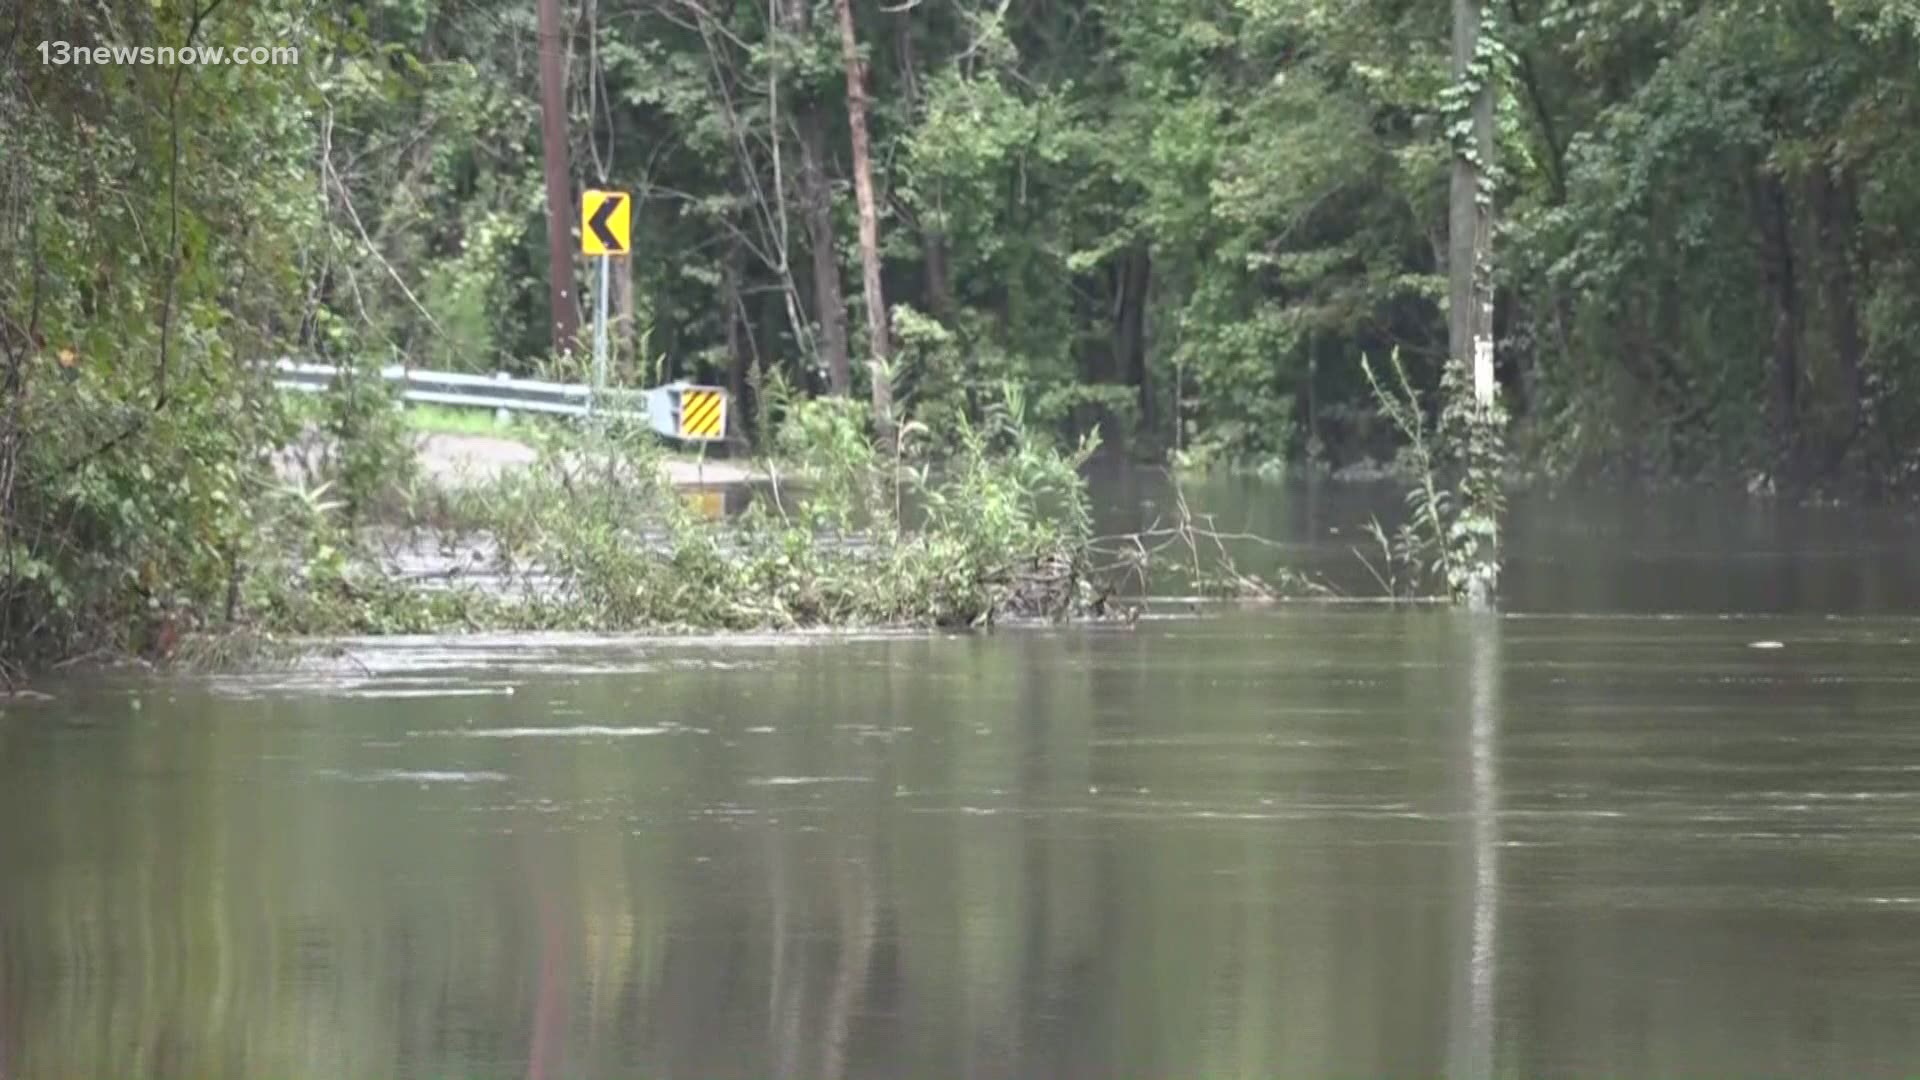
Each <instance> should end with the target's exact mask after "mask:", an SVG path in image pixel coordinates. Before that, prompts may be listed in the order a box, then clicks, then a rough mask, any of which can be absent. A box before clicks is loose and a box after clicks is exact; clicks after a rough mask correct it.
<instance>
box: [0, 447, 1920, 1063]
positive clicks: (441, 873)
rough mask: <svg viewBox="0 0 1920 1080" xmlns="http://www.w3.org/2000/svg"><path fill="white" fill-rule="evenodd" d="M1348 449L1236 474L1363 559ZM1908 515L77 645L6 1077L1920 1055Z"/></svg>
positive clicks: (1319, 536) (1541, 518) (1132, 500)
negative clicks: (1408, 589) (1365, 591)
mask: <svg viewBox="0 0 1920 1080" xmlns="http://www.w3.org/2000/svg"><path fill="white" fill-rule="evenodd" d="M1158 491H1159V489H1157V488H1156V487H1155V486H1154V483H1153V482H1152V481H1151V480H1146V481H1142V482H1141V483H1140V485H1139V486H1138V487H1135V488H1133V489H1130V490H1122V491H1110V497H1109V498H1108V499H1107V500H1106V503H1107V506H1108V510H1107V512H1106V513H1107V517H1108V519H1109V520H1110V521H1111V522H1114V523H1116V526H1115V527H1124V526H1126V525H1127V524H1128V523H1129V522H1132V521H1134V520H1135V519H1136V518H1137V517H1138V516H1139V515H1141V514H1145V515H1148V516H1149V517H1150V516H1151V515H1152V513H1154V512H1155V509H1156V506H1155V504H1157V503H1158V502H1159V501H1160V500H1161V499H1162V498H1163V496H1162V495H1160V494H1158V493H1157V492H1158ZM1236 492H1238V493H1237V494H1236ZM1353 492H1354V489H1350V488H1340V489H1330V490H1327V491H1321V492H1318V493H1306V492H1303V491H1299V490H1294V491H1290V492H1277V493H1276V492H1272V491H1266V492H1265V493H1264V494H1259V495H1257V496H1250V495H1248V494H1247V493H1246V492H1244V491H1240V490H1239V489H1236V488H1223V489H1221V490H1218V491H1214V492H1210V493H1206V496H1205V497H1206V498H1207V499H1208V500H1209V501H1210V502H1211V503H1212V505H1215V506H1229V505H1231V506H1232V507H1233V509H1234V512H1235V513H1236V514H1237V515H1238V516H1237V517H1236V518H1234V519H1233V520H1231V521H1227V520H1224V519H1223V521H1222V525H1223V527H1226V526H1228V525H1231V526H1233V527H1235V528H1239V527H1243V526H1244V527H1247V528H1249V529H1251V530H1252V531H1258V532H1262V533H1263V534H1267V535H1271V536H1274V537H1276V538H1277V539H1279V540H1281V541H1282V542H1283V543H1284V544H1286V545H1288V547H1287V548H1286V549H1284V551H1282V552H1281V555H1282V556H1284V557H1285V558H1287V559H1290V560H1293V561H1295V562H1299V563H1303V564H1304V565H1305V566H1306V568H1308V569H1312V570H1315V571H1316V572H1321V573H1324V574H1325V575H1327V576H1329V577H1333V576H1335V575H1345V574H1351V573H1353V572H1354V571H1355V570H1357V564H1356V563H1352V555H1351V553H1350V552H1347V551H1346V550H1345V542H1346V540H1347V530H1348V529H1350V528H1351V527H1352V523H1353V521H1354V519H1355V518H1356V517H1359V518H1361V520H1364V512H1365V511H1366V509H1367V505H1365V504H1363V503H1362V502H1357V501H1356V502H1342V501H1341V500H1343V499H1349V498H1352V499H1359V496H1356V495H1354V494H1353ZM1192 494H1193V493H1192V492H1190V495H1192ZM1902 521H1903V519H1901V518H1900V517H1899V516H1898V515H1897V514H1893V515H1890V516H1887V517H1885V518H1879V517H1874V516H1872V515H1866V514H1858V513H1849V514H1845V515H1838V516H1836V517H1834V518H1832V519H1826V518H1823V517H1822V516H1821V515H1820V513H1819V512H1800V511H1792V510H1790V509H1786V508H1781V507H1766V506H1761V507H1759V508H1758V509H1754V508H1753V507H1752V505H1751V504H1745V503H1731V504H1717V505H1710V504H1708V503H1707V502H1706V501H1705V500H1697V501H1696V502H1695V504H1694V505H1693V506H1692V507H1691V508H1688V507H1687V506H1685V505H1684V504H1680V505H1678V506H1677V507H1676V508H1673V509H1667V510H1657V509H1655V508H1652V507H1649V506H1646V505H1641V506H1640V507H1638V508H1637V509H1617V508H1602V507H1600V506H1599V505H1598V504H1589V505H1585V506H1568V505H1566V504H1560V508H1559V509H1555V508H1553V507H1552V506H1546V507H1544V508H1543V507H1530V506H1526V505H1523V506H1521V507H1518V508H1516V514H1515V522H1514V528H1513V537H1512V539H1513V545H1514V557H1513V559H1512V561H1511V562H1510V568H1509V574H1508V580H1507V585H1508V595H1509V598H1510V610H1509V613H1508V614H1507V615H1505V616H1504V617H1500V618H1494V619H1476V618H1471V617H1467V616H1464V615H1460V614H1458V613H1454V612H1451V611H1445V610H1429V609H1419V608H1400V609H1386V608H1377V607H1372V606H1354V605H1347V606H1333V607H1282V608H1273V609H1265V610H1239V609H1228V608H1203V609H1201V610H1199V611H1197V612H1195V611H1189V610H1188V608H1187V606H1186V605H1184V604H1182V605H1172V606H1161V607H1157V608H1152V609H1150V610H1149V611H1148V613H1147V614H1146V615H1144V616H1143V617H1142V618H1141V619H1140V620H1139V621H1138V622H1137V623H1136V624H1133V625H1131V626H1126V625H1117V624H1109V625H1098V626H1091V627H1067V628H1062V629H1026V630H1016V631H1002V632H999V633H994V634H972V635H941V634H935V635H920V634H870V635H844V634H841V635H835V634H803V635H791V636H785V635H782V636H735V637H722V638H701V639H685V640H657V639H635V638H595V637H588V636H572V637H562V636H535V637H495V638H486V637H481V638H463V639H456V638H431V639H389V640H370V641H364V642H355V643H353V644H352V645H351V647H350V648H351V653H352V660H351V661H344V660H343V661H340V662H339V663H337V664H336V665H335V666H334V667H331V668H328V669H325V670H305V671H296V672H291V673H288V672H282V673H273V674H257V675H250V676H230V677H221V678H211V679H197V680H168V681H163V682H154V681H120V682H106V681H101V680H98V679H95V680H89V681H88V682H87V683H84V684H82V683H78V682H69V683H66V684H60V685H56V686H50V687H48V689H50V690H51V691H52V692H54V693H55V695H56V697H55V700H54V701H53V702H50V703H42V705H41V706H39V707H36V708H33V709H18V710H11V711H9V712H8V713H7V714H6V715H5V716H4V717H0V813H4V814H5V815H6V820H7V821H9V822H10V823H12V824H10V826H9V829H8V834H7V841H6V843H5V844H4V845H0V1076H5V1077H7V1078H8V1080H12V1078H14V1077H22V1078H26V1077H39V1076H54V1075H89V1076H157V1077H207V1076H277V1077H291V1078H303V1077H313V1078H320V1077H329V1078H330V1077H340V1076H376V1075H377V1076H393V1077H408V1078H415V1077H441V1076H449V1075H458V1076H462V1077H501V1078H504V1077H528V1076H539V1077H549V1078H557V1077H563V1076H577V1077H589V1076H592V1077H602V1076H614V1075H620V1076H627V1075H648V1076H669V1075H688V1076H700V1077H743V1078H745V1077H756V1078H757V1077H770V1076H782V1077H828V1076H834V1077H841V1076H844V1077H873V1078H876V1080H877V1078H882V1077H888V1078H891V1077H908V1076H927V1077H935V1076H953V1075H968V1076H988V1077H1031V1076H1052V1077H1075V1076H1085V1077H1110V1076H1142V1077H1145V1076H1154V1077H1160V1076H1169V1077H1170V1076H1210V1077H1215V1076H1218V1077H1224V1076H1245V1077H1270V1076H1301V1075H1410V1074H1421V1075H1434V1074H1438V1073H1447V1074H1451V1075H1461V1076H1469V1075H1488V1074H1492V1073H1499V1074H1503V1075H1529V1076H1531V1075H1568V1074H1578V1075H1761V1074H1765V1075H1849V1076H1854V1075H1859V1076H1866V1075H1894V1074H1899V1073H1903V1072H1910V1071H1911V1069H1912V1067H1913V1066H1914V1065H1915V1064H1916V1063H1917V1062H1920V1035H1916V1034H1915V1033H1914V1032H1913V1030H1912V1025H1911V1023H1910V1022H1909V1019H1908V1018H1909V1017H1910V1016H1911V1014H1912V1011H1913V1007H1914V1004H1915V1001H1916V998H1920V935H1916V933H1915V930H1916V928H1920V890H1917V889H1916V887H1915V884H1914V883H1915V882H1916V881H1920V843H1916V841H1920V796H1917V795H1916V794H1915V792H1916V791H1920V788H1916V786H1915V783H1914V780H1915V778H1916V777H1920V723H1916V721H1920V618H1915V617H1914V616H1913V615H1912V614H1910V613H1911V612H1914V611H1920V605H1915V604H1914V602H1913V601H1914V597H1915V592H1914V586H1915V583H1916V580H1920V578H1917V577H1916V570H1917V569H1920V566H1917V565H1916V559H1915V557H1914V556H1912V555H1909V554H1907V550H1906V548H1903V547H1901V545H1900V540H1901V539H1902V537H1903V534H1902V532H1901V530H1902V528H1904V525H1903V523H1902ZM1333 529H1339V530H1341V531H1340V532H1339V533H1332V532H1330V530H1333ZM1904 535H1905V536H1911V535H1912V534H1911V533H1906V534H1904ZM1906 547H1907V548H1910V547H1911V545H1910V544H1909V545H1907V546H1906ZM1255 557H1257V556H1256V554H1255V553H1253V552H1249V553H1248V554H1247V555H1246V558H1247V559H1253V558H1255ZM1276 557H1278V556H1276ZM1762 645H1765V646H1768V647H1757V646H1762Z"/></svg>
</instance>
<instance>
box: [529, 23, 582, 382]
mask: <svg viewBox="0 0 1920 1080" xmlns="http://www.w3.org/2000/svg"><path fill="white" fill-rule="evenodd" d="M538 2H539V5H540V142H541V149H542V153H543V157H544V158H545V164H546V173H547V304H548V308H549V311H550V312H551V319H550V324H551V325H550V327H549V329H551V330H552V331H553V351H554V352H556V353H561V352H570V351H572V350H573V348H574V345H575V343H576V338H577V337H578V336H579V333H580V310H579V308H578V307H577V306H576V305H575V303H574V296H573V169H572V165H571V163H570V162H569V161H568V159H567V104H566V102H567V67H566V64H567V61H566V42H565V40H564V37H563V31H562V30H561V28H560V0H538Z"/></svg>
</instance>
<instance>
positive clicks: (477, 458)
mask: <svg viewBox="0 0 1920 1080" xmlns="http://www.w3.org/2000/svg"><path fill="white" fill-rule="evenodd" d="M419 440H420V441H419V446H420V465H421V468H423V469H425V470H426V473H427V475H428V476H431V477H433V478H434V479H436V480H439V481H441V482H443V483H460V482H462V481H474V480H488V479H491V478H493V477H495V476H498V475H500V474H501V473H502V472H505V471H507V470H509V469H522V468H525V467H527V466H528V465H531V464H532V463H533V462H534V460H535V459H536V458H537V457H538V456H539V455H538V452H537V451H535V450H534V448H533V447H531V446H528V445H527V444H526V443H523V442H520V441H518V440H515V439H508V438H502V437H500V436H497V435H457V434H449V433H438V432H436V433H434V434H429V435H421V436H420V437H419ZM666 470H667V479H668V481H669V482H670V483H672V484H674V485H675V486H677V487H713V486H724V485H730V484H744V483H748V482H750V481H751V480H753V479H754V478H755V476H757V475H758V474H757V473H756V472H755V471H754V470H753V469H752V468H750V467H749V466H746V465H743V464H741V463H739V462H734V461H704V462H702V461H695V460H688V459H683V458H669V459H667V461H666Z"/></svg>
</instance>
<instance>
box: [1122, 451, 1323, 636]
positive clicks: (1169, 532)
mask: <svg viewBox="0 0 1920 1080" xmlns="http://www.w3.org/2000/svg"><path fill="white" fill-rule="evenodd" d="M1168 479H1169V480H1170V481H1171V482H1172V484H1173V494H1174V505H1175V507H1176V510H1177V516H1176V517H1175V519H1174V520H1173V521H1172V522H1171V523H1166V524H1163V523H1162V520H1161V519H1160V518H1158V517H1156V518H1154V520H1153V523H1152V524H1151V525H1149V526H1148V527H1147V528H1145V529H1142V530H1140V531H1138V532H1130V533H1116V534H1113V535H1109V536H1099V537H1095V538H1093V539H1092V540H1090V541H1088V542H1087V545H1086V548H1087V551H1088V553H1089V554H1093V555H1099V556H1105V557H1106V558H1107V559H1108V560H1109V561H1107V562H1105V563H1100V564H1097V565H1094V566H1091V567H1089V568H1088V569H1087V571H1086V574H1087V577H1088V578H1089V580H1094V581H1102V580H1103V579H1104V589H1103V591H1101V592H1100V593H1099V594H1098V595H1097V596H1096V597H1095V599H1094V601H1093V606H1094V607H1096V608H1101V609H1104V607H1105V604H1106V601H1107V600H1108V599H1110V598H1111V597H1112V596H1113V595H1114V593H1116V592H1117V591H1118V589H1119V587H1120V586H1121V585H1123V584H1125V583H1126V582H1127V581H1128V580H1129V579H1131V580H1132V582H1133V583H1134V584H1136V585H1137V586H1138V587H1139V589H1140V591H1141V592H1145V591H1146V590H1147V589H1148V587H1149V572H1150V568H1151V567H1152V565H1153V563H1154V562H1155V560H1156V559H1157V558H1158V557H1159V556H1160V555H1161V554H1162V553H1163V552H1166V551H1167V550H1168V549H1170V548H1172V549H1180V550H1182V551H1184V552H1185V555H1186V558H1185V560H1184V562H1185V563H1186V565H1187V567H1188V569H1189V570H1190V572H1191V574H1192V576H1193V581H1194V584H1195V585H1196V586H1198V587H1199V588H1201V589H1202V590H1204V591H1207V592H1210V593H1213V594H1215V595H1220V596H1232V597H1239V598H1242V599H1253V600H1274V599H1279V598H1280V597H1282V596H1337V595H1339V591H1338V590H1337V589H1335V588H1334V587H1333V586H1332V585H1329V584H1327V583H1326V582H1324V581H1317V580H1314V579H1313V578H1311V577H1309V576H1307V575H1305V574H1301V573H1298V572H1296V571H1293V570H1288V569H1284V568H1283V569H1282V570H1281V571H1280V572H1279V575H1278V580H1277V581H1272V582H1269V581H1267V580H1264V579H1262V578H1260V577H1258V576H1256V575H1253V574H1249V573H1246V572H1244V571H1242V570H1241V569H1240V568H1239V566H1238V565H1237V564H1236V563H1235V562H1234V559H1233V554H1232V552H1230V551H1229V550H1228V549H1227V544H1228V543H1230V542H1231V543H1250V544H1258V545H1260V546H1262V547H1266V548H1272V549H1281V548H1285V547H1286V546H1287V545H1285V544H1283V543H1281V542H1280V541H1278V540H1274V539H1271V538H1269V537H1265V536H1261V535H1259V534H1257V533H1250V532H1222V531H1221V530H1219V529H1218V528H1216V527H1215V523H1214V516H1213V515H1212V514H1197V515H1196V514H1195V513H1194V512H1193V510H1192V507H1191V506H1190V505H1189V504H1188V503H1187V496H1186V492H1185V491H1184V490H1183V489H1182V488H1181V486H1180V482H1179V480H1178V478H1176V477H1174V476H1173V475H1172V474H1171V473H1169V474H1168Z"/></svg>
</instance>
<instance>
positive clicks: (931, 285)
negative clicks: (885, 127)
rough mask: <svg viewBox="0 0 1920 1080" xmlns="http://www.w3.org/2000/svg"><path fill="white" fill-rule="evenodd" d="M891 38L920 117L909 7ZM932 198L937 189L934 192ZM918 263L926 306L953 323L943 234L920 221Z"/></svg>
mask: <svg viewBox="0 0 1920 1080" xmlns="http://www.w3.org/2000/svg"><path fill="white" fill-rule="evenodd" d="M894 41H895V44H896V46H897V49H898V52H899V54H900V85H901V86H902V88H903V89H905V91H906V95H907V111H908V112H909V113H910V114H911V115H912V116H913V117H914V119H915V120H918V119H919V117H920V72H919V65H918V64H916V63H915V61H914V53H913V21H912V14H911V9H910V8H909V9H907V10H904V11H902V12H901V14H900V17H899V19H898V20H896V21H895V22H894ZM934 197H935V198H936V199H937V198H938V192H935V196H934ZM920 252H921V262H922V265H923V267H924V268H925V271H926V288H927V307H928V309H929V310H931V311H932V312H933V316H934V318H936V319H938V320H940V322H941V323H942V324H944V325H946V326H949V327H950V326H953V325H954V305H953V278H952V275H951V274H950V273H949V272H948V269H947V234H946V232H945V230H943V229H941V228H940V227H939V226H937V225H935V224H931V223H929V222H927V221H925V220H923V221H922V222H921V223H920Z"/></svg>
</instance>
